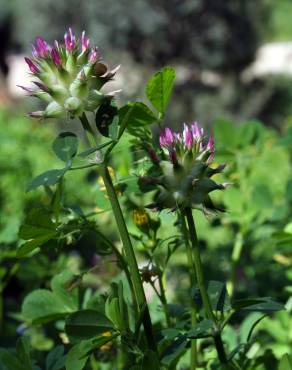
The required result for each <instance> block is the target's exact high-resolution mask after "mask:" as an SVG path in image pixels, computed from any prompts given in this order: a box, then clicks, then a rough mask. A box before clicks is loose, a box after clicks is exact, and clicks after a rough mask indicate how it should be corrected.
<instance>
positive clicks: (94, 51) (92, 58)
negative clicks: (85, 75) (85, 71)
mask: <svg viewBox="0 0 292 370" xmlns="http://www.w3.org/2000/svg"><path fill="white" fill-rule="evenodd" d="M97 58H98V50H97V47H96V46H95V47H94V48H92V49H91V52H90V55H89V61H90V62H92V63H94V62H96V61H97Z"/></svg>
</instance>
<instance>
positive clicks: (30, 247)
mask: <svg viewBox="0 0 292 370" xmlns="http://www.w3.org/2000/svg"><path fill="white" fill-rule="evenodd" d="M54 236H55V234H47V235H45V236H43V237H39V238H36V239H33V240H29V241H27V242H25V243H23V244H21V245H20V246H19V247H18V248H17V250H16V256H17V258H23V257H26V256H27V255H28V254H30V253H31V252H33V251H34V250H35V249H37V248H39V247H41V246H42V245H44V244H45V243H46V242H48V241H49V240H51V239H52V238H53V237H54Z"/></svg>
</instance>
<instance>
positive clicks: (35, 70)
mask: <svg viewBox="0 0 292 370" xmlns="http://www.w3.org/2000/svg"><path fill="white" fill-rule="evenodd" d="M24 60H25V61H26V63H27V65H28V67H29V69H30V71H31V73H39V71H40V70H39V68H38V66H37V65H36V64H35V63H34V62H33V61H32V60H31V59H29V58H24Z"/></svg>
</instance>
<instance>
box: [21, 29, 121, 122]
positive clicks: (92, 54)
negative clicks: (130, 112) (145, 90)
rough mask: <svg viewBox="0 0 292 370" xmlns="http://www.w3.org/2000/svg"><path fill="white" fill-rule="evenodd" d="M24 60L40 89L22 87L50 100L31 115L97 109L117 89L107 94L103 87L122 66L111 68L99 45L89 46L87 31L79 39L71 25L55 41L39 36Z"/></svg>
mask: <svg viewBox="0 0 292 370" xmlns="http://www.w3.org/2000/svg"><path fill="white" fill-rule="evenodd" d="M25 61H26V63H27V65H28V67H29V70H30V72H31V74H32V76H33V77H34V78H36V80H34V81H33V84H34V85H35V86H36V87H37V89H32V88H28V87H24V86H20V87H21V88H23V89H24V90H25V91H27V92H28V93H29V95H31V96H35V97H38V98H40V99H41V100H43V101H44V102H46V103H47V107H46V108H45V110H44V111H37V112H32V113H30V116H32V117H35V118H63V117H67V116H69V117H71V118H73V117H75V116H81V115H82V113H83V112H84V111H95V110H96V109H97V107H98V106H99V105H100V104H101V103H102V102H104V100H105V99H110V98H112V96H113V94H114V93H115V92H112V93H109V94H107V95H105V94H103V93H102V92H101V91H100V89H101V88H102V86H103V85H104V84H105V83H106V82H108V81H109V80H111V79H112V78H113V76H114V75H115V73H116V71H117V70H118V68H119V67H117V68H115V69H114V70H108V68H107V66H106V65H105V64H104V63H103V62H102V59H101V56H100V54H99V52H98V49H97V47H96V46H94V47H90V42H89V39H88V37H87V36H86V35H85V32H83V33H82V36H81V39H80V40H79V39H78V38H77V37H76V36H75V34H74V33H73V31H72V29H71V28H69V30H68V32H66V33H65V36H64V42H62V43H61V42H58V41H55V42H54V45H53V46H50V45H49V44H48V43H47V42H46V41H45V40H43V39H42V38H41V37H37V38H36V40H35V44H34V45H33V49H32V57H31V58H25Z"/></svg>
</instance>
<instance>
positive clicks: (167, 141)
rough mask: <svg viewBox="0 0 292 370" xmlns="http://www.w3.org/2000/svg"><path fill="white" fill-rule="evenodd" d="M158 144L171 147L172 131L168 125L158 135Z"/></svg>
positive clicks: (172, 140)
mask: <svg viewBox="0 0 292 370" xmlns="http://www.w3.org/2000/svg"><path fill="white" fill-rule="evenodd" d="M159 142H160V146H165V147H171V146H172V144H173V142H174V133H173V132H172V130H171V129H170V128H168V127H166V129H165V130H164V131H162V133H161V135H160V137H159Z"/></svg>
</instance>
